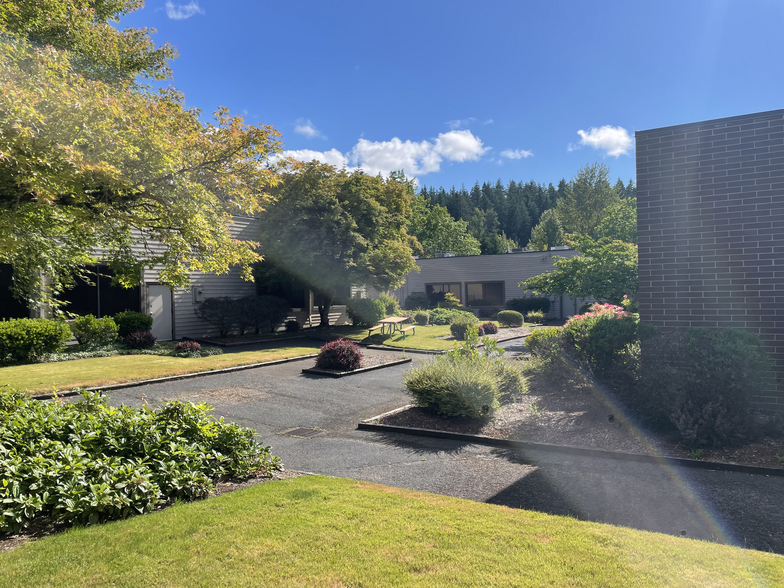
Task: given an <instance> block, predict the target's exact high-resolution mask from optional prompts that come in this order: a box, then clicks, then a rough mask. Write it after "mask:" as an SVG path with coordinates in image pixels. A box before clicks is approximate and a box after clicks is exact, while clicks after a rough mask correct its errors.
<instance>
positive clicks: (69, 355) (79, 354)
mask: <svg viewBox="0 0 784 588" xmlns="http://www.w3.org/2000/svg"><path fill="white" fill-rule="evenodd" d="M148 332H149V331H148ZM175 346H176V345H175V344H174V343H172V342H170V341H164V342H162V343H157V342H156V343H155V344H154V345H153V346H152V347H147V348H142V349H132V348H130V347H128V346H127V345H126V344H125V343H120V342H115V343H112V344H111V345H105V346H103V347H98V348H91V349H86V350H83V349H82V348H81V347H80V346H76V345H74V346H71V347H68V348H66V349H65V350H64V351H63V352H61V353H49V354H47V355H44V356H42V357H41V361H42V362H45V363H54V362H59V361H73V360H75V359H90V358H93V357H116V356H118V355H159V356H165V357H209V356H211V355H221V354H222V353H223V350H222V349H221V348H220V347H202V348H201V349H200V350H199V352H198V355H197V354H195V353H194V354H190V355H187V356H182V355H178V354H177V352H176V351H175V350H174V348H175Z"/></svg>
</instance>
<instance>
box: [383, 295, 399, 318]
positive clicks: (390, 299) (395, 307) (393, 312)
mask: <svg viewBox="0 0 784 588" xmlns="http://www.w3.org/2000/svg"><path fill="white" fill-rule="evenodd" d="M378 299H379V300H380V301H381V304H383V305H384V312H385V313H386V316H397V315H398V314H399V313H400V303H399V302H398V301H397V298H395V297H394V296H390V295H389V294H384V293H383V292H382V293H381V294H379V295H378Z"/></svg>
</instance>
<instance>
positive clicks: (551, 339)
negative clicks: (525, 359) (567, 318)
mask: <svg viewBox="0 0 784 588" xmlns="http://www.w3.org/2000/svg"><path fill="white" fill-rule="evenodd" d="M560 336H561V329H560V328H558V327H550V328H547V329H536V330H534V331H533V332H532V333H531V334H530V335H528V337H526V338H525V348H526V349H527V350H528V351H530V352H531V353H532V354H533V355H535V356H537V357H541V358H542V359H552V358H554V357H555V356H557V355H558V354H559V353H560V352H561V340H560Z"/></svg>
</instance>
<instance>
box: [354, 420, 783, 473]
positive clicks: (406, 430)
mask: <svg viewBox="0 0 784 588" xmlns="http://www.w3.org/2000/svg"><path fill="white" fill-rule="evenodd" d="M403 408H406V407H402V408H400V409H396V410H395V411H391V412H389V413H384V414H383V415H378V416H376V417H373V418H371V419H366V420H364V421H362V422H361V423H359V424H358V425H357V430H360V431H376V432H381V433H402V434H404V435H416V436H419V437H431V438H435V439H450V440H453V441H465V442H466V443H472V444H476V445H488V446H491V447H507V448H511V449H527V450H529V451H550V452H554V453H562V454H565V455H577V456H582V457H599V458H603V459H615V460H620V461H633V462H642V463H656V464H659V465H669V466H681V467H689V468H696V469H702V470H719V471H727V472H737V473H743V474H756V475H759V476H778V477H784V469H778V468H767V467H761V466H750V465H743V464H735V463H721V462H715V461H698V460H696V459H688V458H684V457H665V456H653V455H644V454H640V453H630V452H627V451H613V450H610V449H591V448H588V447H576V446H573V445H553V444H549V443H536V442H534V441H520V440H518V439H496V438H494V437H487V436H486V435H466V434H463V433H450V432H447V431H436V430H433V429H419V428H416V427H398V426H394V425H379V424H375V423H372V422H370V421H374V420H377V419H379V418H382V417H385V416H389V415H390V414H393V413H394V412H399V411H400V410H403Z"/></svg>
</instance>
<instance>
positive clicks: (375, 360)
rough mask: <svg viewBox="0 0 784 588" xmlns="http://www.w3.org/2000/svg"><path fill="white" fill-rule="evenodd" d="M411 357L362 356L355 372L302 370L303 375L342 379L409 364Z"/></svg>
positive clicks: (365, 354)
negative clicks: (359, 365) (360, 363)
mask: <svg viewBox="0 0 784 588" xmlns="http://www.w3.org/2000/svg"><path fill="white" fill-rule="evenodd" d="M410 361H411V358H410V357H390V356H388V355H372V354H371V355H368V354H367V353H363V354H362V366H361V367H359V368H357V369H354V370H339V369H325V368H318V367H312V368H305V369H303V370H302V373H303V374H315V375H325V376H331V377H333V378H342V377H344V376H351V375H353V374H361V373H363V372H369V371H372V370H378V369H381V368H385V367H392V366H395V365H400V364H401V363H409V362H410Z"/></svg>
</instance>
